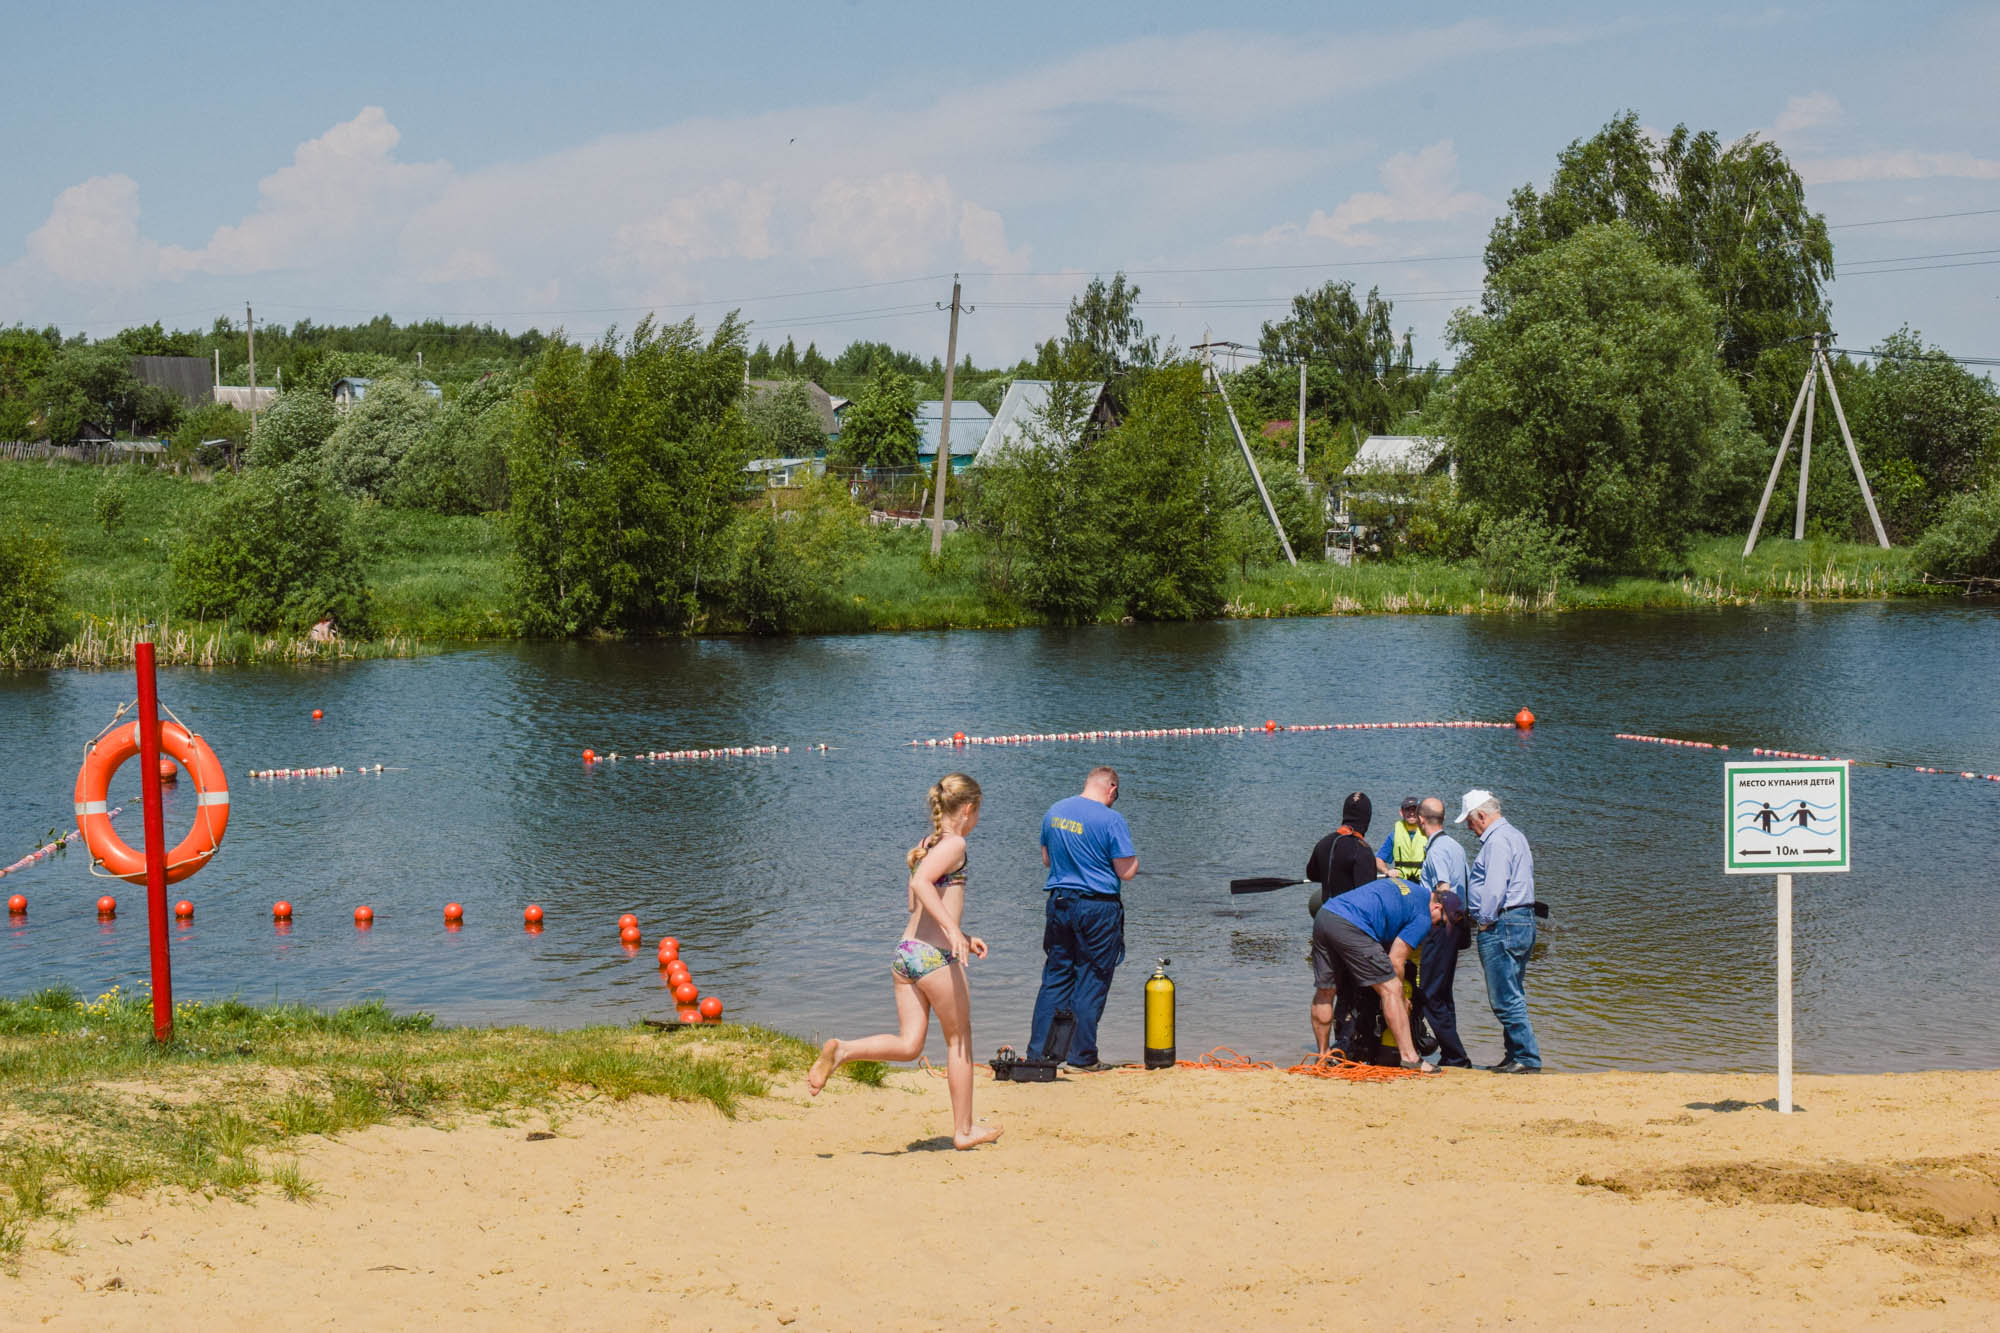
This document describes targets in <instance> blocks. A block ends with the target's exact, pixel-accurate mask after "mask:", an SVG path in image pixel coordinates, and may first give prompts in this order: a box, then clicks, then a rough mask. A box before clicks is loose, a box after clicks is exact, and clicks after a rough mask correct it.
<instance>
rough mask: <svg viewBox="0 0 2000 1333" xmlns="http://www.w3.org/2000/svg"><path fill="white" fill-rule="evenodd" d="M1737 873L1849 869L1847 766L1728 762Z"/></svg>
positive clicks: (1731, 859)
mask: <svg viewBox="0 0 2000 1333" xmlns="http://www.w3.org/2000/svg"><path fill="white" fill-rule="evenodd" d="M1724 773H1725V780H1726V782H1727V785H1728V802H1729V805H1728V810H1729V816H1728V824H1727V829H1728V833H1727V835H1726V838H1725V851H1724V858H1723V859H1724V869H1725V871H1727V873H1729V874H1732V875H1782V874H1791V873H1794V872H1799V871H1811V870H1832V871H1839V870H1846V869H1847V868H1848V836H1847V776H1848V768H1847V765H1846V764H1845V763H1843V762H1840V761H1828V762H1826V763H1819V764H1768V763H1766V764H1758V763H1742V764H1726V765H1724Z"/></svg>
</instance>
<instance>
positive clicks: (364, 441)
mask: <svg viewBox="0 0 2000 1333" xmlns="http://www.w3.org/2000/svg"><path fill="white" fill-rule="evenodd" d="M440 411H441V409H440V407H439V405H438V402H437V400H436V399H434V398H432V397H431V396H430V395H429V394H427V393H425V392H424V391H423V390H422V389H420V388H418V387H417V386H416V385H415V384H414V383H412V382H411V381H410V380H407V379H404V378H401V377H395V378H385V379H378V380H376V381H375V382H374V383H373V384H371V385H369V386H368V393H367V395H366V396H365V397H364V398H362V400H361V401H360V402H358V403H354V404H352V405H350V406H349V407H348V408H347V409H346V410H345V411H343V412H342V413H341V414H340V424H339V425H338V426H335V427H334V429H333V433H332V434H331V435H329V436H327V439H326V444H325V446H324V447H323V448H322V449H321V450H320V454H319V462H320V466H321V467H322V468H324V469H325V470H326V475H327V478H328V479H329V480H330V481H332V482H333V483H334V485H336V486H339V487H341V488H342V489H343V490H345V491H346V492H347V493H348V494H350V495H355V496H360V497H362V498H365V499H371V500H379V499H381V498H382V497H383V496H384V494H386V493H387V491H388V490H389V487H390V483H391V482H392V480H393V479H394V477H395V474H396V471H397V469H398V468H399V467H400V466H401V465H402V463H403V460H404V459H405V458H406V457H407V456H408V455H409V453H410V451H411V450H412V449H414V448H416V447H417V445H418V443H419V442H420V441H421V440H423V438H424V437H425V436H426V435H427V434H429V433H430V432H431V430H432V429H433V428H434V427H435V426H436V424H437V420H438V416H439V413H440Z"/></svg>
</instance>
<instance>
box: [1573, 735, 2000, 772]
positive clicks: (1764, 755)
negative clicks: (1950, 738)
mask: <svg viewBox="0 0 2000 1333" xmlns="http://www.w3.org/2000/svg"><path fill="white" fill-rule="evenodd" d="M1613 739H1615V740H1621V741H1638V742H1640V743H1642V744H1646V745H1666V746H1672V747H1674V748H1675V749H1682V750H1727V749H1728V748H1729V747H1728V746H1727V745H1721V744H1718V743H1716V742H1714V741H1694V740H1684V739H1682V738H1680V737H1677V736H1648V735H1644V734H1642V733H1639V732H1631V731H1621V732H1617V733H1615V734H1614V736H1613ZM1750 753H1751V754H1753V755H1755V756H1757V757H1758V758H1759V759H1798V760H1803V761H1805V762H1807V763H1817V764H1863V765H1866V766H1868V767H1870V768H1907V769H1909V770H1910V771H1911V772H1912V773H1935V774H1937V775H1939V776H1940V777H1947V778H1958V779H1960V780H1962V781H1965V782H2000V773H1976V772H1973V771H1972V770H1971V769H1951V768H1937V767H1933V766H1931V765H1928V764H1912V763H1907V762H1905V761H1903V760H1900V759H1843V758H1840V757H1838V756H1836V755H1830V754H1814V753H1812V752H1811V751H1809V750H1780V749H1776V748H1774V747H1772V746H1768V745H1753V746H1751V747H1750Z"/></svg>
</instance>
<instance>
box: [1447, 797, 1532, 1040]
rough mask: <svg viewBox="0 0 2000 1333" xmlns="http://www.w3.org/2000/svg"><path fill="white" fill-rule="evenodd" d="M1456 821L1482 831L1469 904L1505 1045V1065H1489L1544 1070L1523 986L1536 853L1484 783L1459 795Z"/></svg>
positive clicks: (1468, 886)
mask: <svg viewBox="0 0 2000 1333" xmlns="http://www.w3.org/2000/svg"><path fill="white" fill-rule="evenodd" d="M1457 822H1459V823H1461V824H1464V825H1465V826H1466V827H1467V828H1469V829H1471V830H1472V831H1473V833H1475V834H1477V835H1478V837H1479V855H1478V856H1476V857H1475V858H1473V862H1472V870H1471V872H1470V873H1469V874H1468V875H1467V876H1466V890H1467V894H1466V904H1465V905H1466V908H1467V910H1468V911H1469V912H1470V913H1471V916H1472V922H1473V928H1474V930H1475V932H1476V933H1475V934H1474V936H1473V938H1474V939H1475V940H1476V941H1477V942H1478V945H1479V965H1480V966H1481V967H1482V968H1483V969H1485V972H1486V998H1487V1001H1488V1002H1489V1003H1491V1004H1492V1006H1493V1016H1494V1017H1495V1018H1497V1019H1499V1020H1500V1033H1501V1036H1502V1038H1503V1039H1504V1040H1505V1042H1506V1044H1507V1045H1506V1054H1505V1056H1504V1057H1503V1058H1502V1059H1501V1061H1500V1063H1499V1064H1497V1065H1489V1066H1487V1067H1488V1068H1489V1069H1491V1070H1492V1071H1493V1072H1494V1073H1496V1074H1539V1073H1541V1072H1542V1051H1541V1048H1540V1047H1539V1046H1537V1045H1536V1044H1535V1029H1534V1027H1533V1026H1532V1025H1531V1024H1530V1023H1529V1022H1528V997H1527V994H1526V993H1525V992H1524V991H1523V989H1522V983H1523V981H1524V980H1525V979H1526V977H1527V972H1528V955H1529V954H1530V953H1531V952H1533V950H1534V947H1535V854H1534V853H1533V852H1532V851H1530V850H1529V849H1528V840H1527V838H1526V837H1524V836H1523V835H1522V833H1521V830H1519V829H1517V828H1515V827H1514V826H1513V825H1512V824H1510V823H1508V822H1507V819H1506V817H1505V816H1503V815H1502V814H1501V813H1500V798H1499V797H1497V796H1495V795H1494V794H1493V793H1492V792H1490V791H1487V790H1486V789H1485V788H1483V787H1474V788H1473V789H1472V790H1471V791H1469V792H1467V793H1465V795H1464V796H1463V797H1462V798H1461V799H1460V803H1459V812H1458V821H1457Z"/></svg>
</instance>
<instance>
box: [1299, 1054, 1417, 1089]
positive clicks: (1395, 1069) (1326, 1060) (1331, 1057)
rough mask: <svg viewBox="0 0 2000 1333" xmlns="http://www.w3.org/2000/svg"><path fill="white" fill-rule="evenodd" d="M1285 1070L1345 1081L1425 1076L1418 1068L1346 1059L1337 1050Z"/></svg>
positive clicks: (1391, 1081) (1307, 1075)
mask: <svg viewBox="0 0 2000 1333" xmlns="http://www.w3.org/2000/svg"><path fill="white" fill-rule="evenodd" d="M1285 1072H1286V1073H1287V1074H1303V1075H1305V1076H1306V1077H1307V1078H1337V1079H1340V1080H1342V1081H1343V1082H1347V1083H1393V1082H1394V1081H1395V1080H1397V1079H1399V1078H1423V1077H1425V1075H1424V1074H1423V1072H1422V1071H1420V1070H1416V1069H1404V1068H1402V1067H1401V1066H1400V1065H1365V1064H1362V1063H1360V1062H1359V1061H1356V1060H1350V1059H1348V1058H1347V1057H1346V1056H1344V1055H1342V1054H1341V1053H1340V1052H1339V1051H1328V1052H1326V1054H1324V1055H1316V1056H1314V1057H1313V1058H1312V1059H1310V1060H1307V1061H1306V1062H1304V1063H1303V1064H1296V1065H1293V1066H1292V1067H1291V1068H1289V1069H1287V1070H1286V1071H1285Z"/></svg>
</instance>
